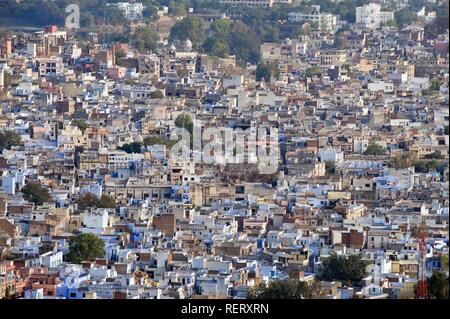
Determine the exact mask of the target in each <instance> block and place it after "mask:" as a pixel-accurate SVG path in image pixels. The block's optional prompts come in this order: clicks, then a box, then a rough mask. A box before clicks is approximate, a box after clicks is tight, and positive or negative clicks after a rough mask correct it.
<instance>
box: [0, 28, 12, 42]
mask: <svg viewBox="0 0 450 319" xmlns="http://www.w3.org/2000/svg"><path fill="white" fill-rule="evenodd" d="M9 34H10V33H9V31H8V30H7V29H3V28H0V43H1V42H3V41H5V40H6V38H7V37H8V36H9Z"/></svg>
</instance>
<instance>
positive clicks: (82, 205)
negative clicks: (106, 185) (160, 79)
mask: <svg viewBox="0 0 450 319" xmlns="http://www.w3.org/2000/svg"><path fill="white" fill-rule="evenodd" d="M77 204H78V208H79V209H80V210H85V209H86V208H88V207H97V208H114V207H116V200H115V199H114V197H112V196H108V195H102V196H101V197H100V198H98V197H97V196H96V195H95V194H93V193H90V192H88V193H85V194H84V195H82V196H81V197H80V198H78V200H77Z"/></svg>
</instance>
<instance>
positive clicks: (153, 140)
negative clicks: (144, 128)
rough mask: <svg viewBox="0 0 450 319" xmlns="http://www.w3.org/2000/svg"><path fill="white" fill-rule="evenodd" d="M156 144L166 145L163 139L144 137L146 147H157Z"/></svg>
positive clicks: (155, 136)
mask: <svg viewBox="0 0 450 319" xmlns="http://www.w3.org/2000/svg"><path fill="white" fill-rule="evenodd" d="M155 144H164V142H163V141H162V139H161V137H159V136H157V135H150V136H146V137H144V146H149V145H155Z"/></svg>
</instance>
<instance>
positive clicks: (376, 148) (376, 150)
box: [364, 144, 386, 155]
mask: <svg viewBox="0 0 450 319" xmlns="http://www.w3.org/2000/svg"><path fill="white" fill-rule="evenodd" d="M385 154H386V149H385V148H384V147H383V146H381V145H378V144H370V145H369V146H367V149H366V151H365V152H364V155H385Z"/></svg>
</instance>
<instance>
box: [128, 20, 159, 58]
mask: <svg viewBox="0 0 450 319" xmlns="http://www.w3.org/2000/svg"><path fill="white" fill-rule="evenodd" d="M158 40H159V36H158V34H157V33H156V32H155V31H154V30H153V28H151V27H148V26H146V27H139V28H137V29H136V31H135V32H134V34H133V35H132V41H133V44H134V46H135V47H136V49H137V50H138V51H140V52H145V51H154V50H156V47H157V43H158Z"/></svg>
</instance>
